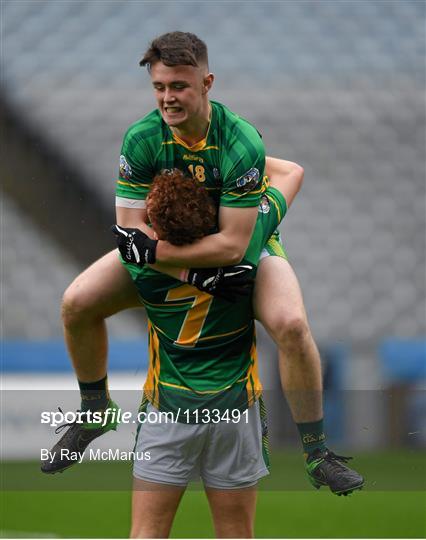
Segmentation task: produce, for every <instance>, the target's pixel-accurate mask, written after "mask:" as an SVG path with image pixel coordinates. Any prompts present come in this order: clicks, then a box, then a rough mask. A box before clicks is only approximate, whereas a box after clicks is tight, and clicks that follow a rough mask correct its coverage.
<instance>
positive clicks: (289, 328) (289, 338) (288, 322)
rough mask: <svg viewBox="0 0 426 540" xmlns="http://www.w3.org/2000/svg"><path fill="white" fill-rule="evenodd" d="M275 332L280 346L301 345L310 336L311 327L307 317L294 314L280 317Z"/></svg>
mask: <svg viewBox="0 0 426 540" xmlns="http://www.w3.org/2000/svg"><path fill="white" fill-rule="evenodd" d="M273 334H274V336H275V340H276V341H277V344H278V345H280V346H281V345H282V346H287V347H288V346H291V347H299V346H300V347H301V346H303V344H304V343H305V342H306V340H308V339H309V338H310V329H309V325H308V321H307V320H306V317H304V316H303V315H294V316H291V317H280V318H278V320H277V321H276V324H275V328H274V330H273Z"/></svg>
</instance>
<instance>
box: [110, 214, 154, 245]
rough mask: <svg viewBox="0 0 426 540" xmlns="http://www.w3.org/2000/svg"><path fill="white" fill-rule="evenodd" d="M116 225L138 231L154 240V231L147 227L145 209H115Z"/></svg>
mask: <svg viewBox="0 0 426 540" xmlns="http://www.w3.org/2000/svg"><path fill="white" fill-rule="evenodd" d="M115 214H116V219H117V225H120V227H132V228H134V229H139V230H141V231H142V232H144V233H145V234H147V235H148V236H149V237H150V238H154V231H153V230H152V228H151V227H148V224H147V223H148V215H147V211H146V209H145V208H123V207H121V206H116V207H115Z"/></svg>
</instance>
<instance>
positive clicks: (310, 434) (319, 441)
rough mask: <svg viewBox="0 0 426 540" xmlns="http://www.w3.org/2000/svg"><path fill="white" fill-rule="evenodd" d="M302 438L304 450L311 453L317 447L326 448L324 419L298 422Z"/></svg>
mask: <svg viewBox="0 0 426 540" xmlns="http://www.w3.org/2000/svg"><path fill="white" fill-rule="evenodd" d="M296 425H297V428H298V430H299V433H300V437H301V439H302V444H303V451H304V452H305V453H306V454H310V453H311V452H313V451H314V450H316V449H317V448H318V449H319V450H325V448H326V446H325V434H324V420H323V419H322V418H321V420H317V421H316V422H301V423H300V424H296Z"/></svg>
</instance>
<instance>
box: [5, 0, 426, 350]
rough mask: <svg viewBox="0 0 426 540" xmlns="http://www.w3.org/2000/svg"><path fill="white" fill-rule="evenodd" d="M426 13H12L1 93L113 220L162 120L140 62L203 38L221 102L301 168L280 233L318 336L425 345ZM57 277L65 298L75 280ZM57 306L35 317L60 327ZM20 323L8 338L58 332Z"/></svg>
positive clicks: (274, 8)
mask: <svg viewBox="0 0 426 540" xmlns="http://www.w3.org/2000/svg"><path fill="white" fill-rule="evenodd" d="M230 14H231V16H229V15H230ZM424 15H425V4H424V3H422V2H415V1H404V2H381V1H371V2H357V1H350V2H332V1H323V2H296V1H294V2H292V1H291V2H262V3H257V2H247V3H245V4H242V3H240V2H236V3H234V2H226V3H209V2H205V3H198V4H196V5H195V4H194V3H192V2H171V3H170V2H167V3H160V4H158V3H154V2H143V3H140V2H118V1H112V2H73V1H63V2H47V1H38V0H31V1H20V2H14V1H6V2H4V7H3V16H4V20H5V22H6V24H5V25H4V36H3V43H4V51H3V55H2V69H3V73H4V92H5V94H6V96H7V99H8V101H9V102H10V103H11V104H12V105H13V107H15V108H16V109H17V110H18V111H20V114H21V115H22V117H24V118H25V119H26V121H27V122H29V123H30V124H31V125H32V126H35V127H36V128H37V130H38V131H39V132H41V133H42V134H43V137H45V138H46V139H47V141H48V142H49V143H50V144H51V145H52V147H53V148H55V149H56V151H57V152H58V153H65V154H66V156H67V158H68V159H69V160H71V161H72V162H73V163H74V164H76V165H77V166H78V167H80V168H81V171H82V172H83V174H84V175H85V178H86V181H87V182H88V184H90V186H91V187H92V188H94V189H96V190H97V194H98V196H99V198H101V199H102V201H103V203H104V204H105V205H107V206H111V205H112V204H113V192H114V177H115V174H116V170H117V164H118V155H119V151H120V143H121V139H122V135H123V133H124V131H125V129H126V128H127V126H128V125H129V124H130V123H131V122H133V121H134V120H136V119H137V118H138V117H141V116H142V115H144V114H145V113H147V112H148V111H149V110H150V109H151V108H153V107H154V101H153V98H152V96H151V90H150V85H149V79H148V76H147V74H146V73H145V71H144V70H141V69H140V68H139V67H138V61H139V59H140V56H141V54H142V53H143V51H144V49H145V48H146V46H147V44H148V42H149V40H150V39H151V38H152V37H153V36H155V35H157V34H159V33H162V32H164V31H168V30H170V29H175V28H176V29H182V30H189V31H194V32H196V33H198V34H199V35H201V36H202V37H203V38H204V39H205V40H206V42H207V44H208V46H209V49H210V62H211V68H212V70H213V71H214V72H215V73H216V76H217V81H216V85H215V89H214V90H213V92H212V97H213V98H215V99H218V100H220V101H223V102H224V103H226V104H228V105H229V106H230V107H231V108H232V109H234V110H236V111H237V112H239V113H240V114H241V115H243V116H245V117H247V118H248V119H249V120H251V121H252V122H254V123H255V124H256V125H257V127H258V128H259V130H260V131H261V132H262V133H263V135H264V140H265V143H266V147H267V150H268V152H269V153H270V154H272V155H276V156H282V157H286V158H288V159H291V160H294V161H298V162H300V163H301V164H302V165H303V166H304V167H305V172H306V177H305V178H306V180H305V185H304V188H303V192H302V194H301V196H300V198H299V200H297V201H296V203H295V204H294V208H293V209H292V210H291V212H290V214H289V216H288V218H286V221H285V223H284V225H283V227H282V231H283V234H284V242H285V244H286V246H287V248H288V251H289V254H290V258H291V260H292V262H293V264H294V266H295V268H296V270H297V273H298V275H299V277H300V280H301V283H302V287H303V290H304V294H305V300H306V304H307V308H308V312H309V315H310V320H311V324H312V327H313V330H314V333H315V335H316V337H317V338H318V339H319V340H320V341H325V340H332V341H339V340H350V341H352V342H354V343H355V344H357V343H361V342H362V343H364V344H365V343H375V342H377V340H379V339H380V338H381V336H383V335H401V336H419V335H423V334H426V328H425V317H424V302H425V297H424V293H422V292H421V291H422V290H423V285H424V284H423V279H424V270H423V266H424V262H425V245H424V229H425V214H426V213H425V199H424V173H425V164H424V147H425V144H424V143H425V133H424V121H425V112H424V52H425V50H424V26H423V23H424ZM48 249H49V248H48V247H47V246H46V251H48ZM52 256H53V255H52ZM6 262H7V261H6ZM7 264H9V263H8V262H7ZM20 266H21V265H20ZM60 268H61V269H60V270H58V276H59V277H58V279H59V280H60V282H61V286H62V285H63V284H65V282H66V281H67V280H68V277H71V275H72V274H73V273H74V272H73V271H70V270H67V271H65V269H64V270H63V269H62V267H60ZM6 276H7V278H6V288H9V287H10V288H11V289H12V290H13V289H14V288H15V287H16V286H15V285H14V284H13V280H14V279H17V278H16V276H14V273H13V271H12V270H10V269H7V270H6ZM24 281H25V280H24ZM21 287H22V280H21ZM23 287H25V285H24V286H23ZM31 294H36V293H29V297H31ZM37 294H38V293H37ZM44 298H47V296H44ZM49 298H50V300H49V301H46V300H45V301H44V302H42V303H41V304H42V305H43V307H41V306H39V307H38V309H49V310H51V311H52V313H56V311H55V310H57V300H56V298H53V297H49ZM49 302H52V303H53V304H52V307H49V308H47V304H49ZM48 318H49V320H52V316H49V317H48ZM29 319H30V317H28V318H27V319H25V320H28V321H29ZM17 320H18V318H16V317H11V318H10V321H9V322H8V323H7V332H6V336H7V335H9V334H10V335H12V336H13V335H15V334H16V333H17V332H18V331H21V330H22V331H23V332H24V333H28V335H45V334H47V333H49V332H50V331H49V332H47V330H46V329H44V330H42V329H40V330H37V331H35V330H27V329H25V327H23V326H22V323H20V324H19V328H18V327H17V326H16V324H17V323H16V322H15V323H14V321H17ZM28 324H30V323H29V322H28ZM34 324H35V323H34ZM39 324H42V323H39ZM43 324H44V323H43ZM52 328H53V327H52ZM55 328H56V330H55V332H56V331H58V327H57V326H56V327H55ZM52 331H53V330H52Z"/></svg>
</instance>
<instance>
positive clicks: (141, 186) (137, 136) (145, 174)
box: [116, 128, 154, 200]
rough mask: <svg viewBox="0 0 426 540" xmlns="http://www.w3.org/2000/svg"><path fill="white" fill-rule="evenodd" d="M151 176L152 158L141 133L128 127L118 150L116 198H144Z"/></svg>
mask: <svg viewBox="0 0 426 540" xmlns="http://www.w3.org/2000/svg"><path fill="white" fill-rule="evenodd" d="M153 177H154V168H153V160H152V159H151V152H150V149H149V146H148V144H147V143H146V142H145V140H144V138H143V133H141V132H140V131H135V129H132V128H130V129H129V130H128V131H127V133H126V135H125V136H124V140H123V145H122V147H121V152H120V164H119V175H118V180H117V186H116V196H117V198H123V199H134V200H144V199H146V196H147V194H148V191H149V188H150V186H151V182H152V179H153Z"/></svg>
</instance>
